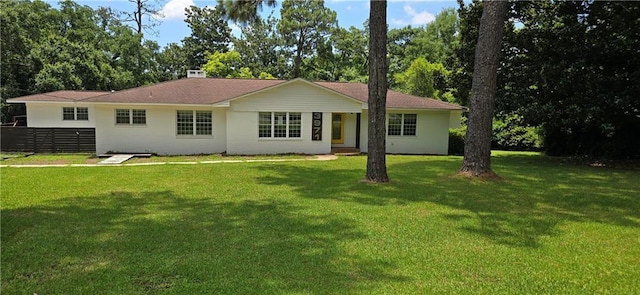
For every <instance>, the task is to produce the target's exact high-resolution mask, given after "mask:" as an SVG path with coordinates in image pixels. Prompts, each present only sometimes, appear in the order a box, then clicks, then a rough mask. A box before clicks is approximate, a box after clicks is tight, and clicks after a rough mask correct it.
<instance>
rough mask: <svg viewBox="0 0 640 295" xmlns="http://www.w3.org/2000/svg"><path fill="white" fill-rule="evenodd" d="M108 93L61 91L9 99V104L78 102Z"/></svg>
mask: <svg viewBox="0 0 640 295" xmlns="http://www.w3.org/2000/svg"><path fill="white" fill-rule="evenodd" d="M108 93H109V92H107V91H80V90H60V91H54V92H47V93H40V94H33V95H27V96H21V97H16V98H11V99H8V100H7V102H32V101H58V102H63V101H68V102H73V101H78V100H83V99H87V98H91V97H96V96H100V95H105V94H108Z"/></svg>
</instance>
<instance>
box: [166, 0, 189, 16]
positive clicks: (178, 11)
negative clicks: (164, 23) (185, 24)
mask: <svg viewBox="0 0 640 295" xmlns="http://www.w3.org/2000/svg"><path fill="white" fill-rule="evenodd" d="M191 5H195V4H194V3H193V0H170V1H169V2H167V4H165V5H164V7H162V9H161V10H160V17H159V18H160V19H164V20H184V19H185V18H186V14H185V12H184V9H185V8H187V7H190V6H191Z"/></svg>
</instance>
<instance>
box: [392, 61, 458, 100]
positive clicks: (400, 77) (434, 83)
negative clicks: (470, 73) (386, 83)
mask: <svg viewBox="0 0 640 295" xmlns="http://www.w3.org/2000/svg"><path fill="white" fill-rule="evenodd" d="M450 74H451V71H449V70H448V69H447V68H445V67H444V65H443V64H441V63H430V62H428V61H427V59H425V58H424V57H419V58H417V59H415V60H414V61H413V62H412V63H411V65H410V66H409V68H408V69H407V70H406V71H405V72H404V73H399V74H395V76H394V77H395V80H396V83H397V85H398V88H399V89H400V90H403V91H404V92H407V93H409V94H413V95H417V96H422V97H431V98H436V99H440V100H448V99H447V98H449V99H451V98H450V96H447V88H448V87H449V82H448V79H449V75H450Z"/></svg>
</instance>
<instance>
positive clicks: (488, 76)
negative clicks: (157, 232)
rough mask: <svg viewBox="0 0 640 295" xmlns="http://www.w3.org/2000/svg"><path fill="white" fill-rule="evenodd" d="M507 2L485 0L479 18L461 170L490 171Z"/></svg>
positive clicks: (478, 173) (472, 173) (470, 172)
mask: <svg viewBox="0 0 640 295" xmlns="http://www.w3.org/2000/svg"><path fill="white" fill-rule="evenodd" d="M507 4H508V2H507V1H485V2H484V3H483V5H484V8H483V10H482V18H481V19H480V28H479V33H478V43H477V45H476V53H475V60H474V62H475V64H474V68H473V79H472V84H471V98H470V100H469V121H468V125H467V135H466V138H465V143H464V144H465V146H464V160H463V161H462V168H460V173H461V174H464V175H469V176H488V177H493V176H495V174H494V173H493V171H491V135H492V120H493V107H494V98H495V92H496V80H497V75H498V64H499V62H500V48H501V43H502V35H503V33H504V21H505V17H506V12H507Z"/></svg>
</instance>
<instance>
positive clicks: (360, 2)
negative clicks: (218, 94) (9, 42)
mask: <svg viewBox="0 0 640 295" xmlns="http://www.w3.org/2000/svg"><path fill="white" fill-rule="evenodd" d="M76 2H77V3H79V4H81V5H88V6H91V7H93V8H97V7H99V6H109V7H111V8H113V9H117V10H121V11H133V9H134V5H133V3H130V2H128V1H125V0H103V1H95V0H94V1H80V0H76ZM278 2H280V1H278ZM49 3H51V4H52V5H53V6H54V7H55V6H57V5H56V3H55V2H53V1H49ZM158 3H159V5H158V6H159V7H161V8H162V12H163V15H164V18H162V19H161V20H162V23H161V25H160V26H159V27H157V28H156V30H157V31H158V36H153V35H149V34H147V35H146V36H145V37H146V38H147V39H151V40H155V41H157V42H158V44H160V46H165V45H166V44H168V43H171V42H175V43H178V44H179V43H180V41H181V40H182V39H183V38H184V37H186V36H188V35H190V34H191V31H190V30H189V27H188V26H187V24H186V23H185V22H184V18H185V17H184V8H185V7H189V6H190V5H196V6H199V7H204V6H207V5H209V6H215V5H216V3H217V1H216V0H207V1H201V0H159V1H158ZM325 6H326V7H329V8H331V9H333V10H334V11H336V12H337V14H338V23H339V25H340V26H341V27H345V28H348V27H350V26H355V27H358V28H362V24H363V23H364V21H365V20H367V19H368V18H369V1H365V0H325ZM449 7H453V8H457V3H456V1H455V0H446V1H433V0H432V1H425V0H409V1H407V0H390V1H389V2H388V3H387V22H388V24H389V27H390V28H399V27H404V26H406V25H412V26H423V25H425V24H427V23H429V22H431V21H433V19H434V18H435V15H436V14H438V13H439V12H440V11H442V9H444V8H449ZM271 10H272V9H271V8H268V7H264V8H263V12H262V15H265V16H266V15H268V14H269V13H270V12H271ZM279 10H280V8H279V7H277V8H275V13H274V14H275V15H279ZM230 25H231V28H232V29H233V32H234V34H236V35H237V34H239V29H238V27H237V26H236V25H235V24H230Z"/></svg>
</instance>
